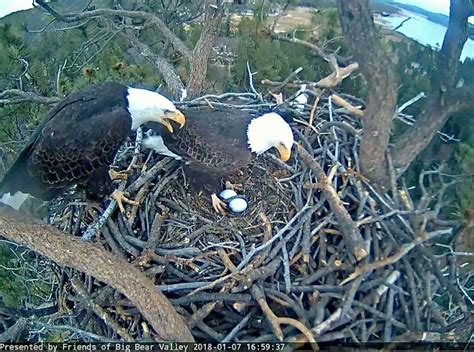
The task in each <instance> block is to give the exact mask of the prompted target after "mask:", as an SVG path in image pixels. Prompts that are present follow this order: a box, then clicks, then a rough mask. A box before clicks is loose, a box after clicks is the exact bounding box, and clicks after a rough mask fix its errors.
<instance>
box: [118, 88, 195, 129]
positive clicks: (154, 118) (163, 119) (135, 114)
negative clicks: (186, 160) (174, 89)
mask: <svg viewBox="0 0 474 352" xmlns="http://www.w3.org/2000/svg"><path fill="white" fill-rule="evenodd" d="M127 91H128V94H127V100H128V111H129V112H130V115H131V117H132V129H133V130H135V129H137V128H138V127H140V126H141V125H143V124H144V123H147V122H158V123H161V124H162V125H164V126H165V127H166V128H167V129H168V131H170V133H172V132H173V126H172V125H171V123H170V120H171V121H175V122H176V123H178V124H179V126H180V127H183V126H184V123H185V122H186V119H185V116H184V114H183V113H182V112H181V111H179V110H178V109H177V108H176V106H174V104H173V103H172V102H171V101H170V100H168V99H167V98H165V97H164V96H162V95H161V94H158V93H156V92H152V91H149V90H146V89H139V88H128V90H127Z"/></svg>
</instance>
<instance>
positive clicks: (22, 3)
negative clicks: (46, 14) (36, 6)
mask: <svg viewBox="0 0 474 352" xmlns="http://www.w3.org/2000/svg"><path fill="white" fill-rule="evenodd" d="M32 3H33V0H0V17H3V16H6V15H8V14H9V13H12V12H15V11H19V10H25V9H29V8H30V7H33V5H32Z"/></svg>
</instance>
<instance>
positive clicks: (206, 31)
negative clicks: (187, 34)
mask: <svg viewBox="0 0 474 352" xmlns="http://www.w3.org/2000/svg"><path fill="white" fill-rule="evenodd" d="M221 2H222V1H220V0H218V1H217V4H215V3H216V1H214V0H206V1H205V3H204V6H205V15H204V27H203V30H202V33H201V36H200V37H199V40H198V42H197V43H196V46H195V47H194V51H193V55H192V58H191V60H190V68H191V71H190V73H189V80H188V84H187V87H186V89H187V91H188V95H189V96H191V97H196V96H197V95H199V93H200V92H201V91H202V89H203V88H204V82H205V81H206V75H207V64H208V60H209V56H210V54H211V51H212V46H213V44H214V41H215V39H216V36H217V33H218V31H219V26H220V23H221V22H222V18H223V16H224V6H223V4H222V3H221Z"/></svg>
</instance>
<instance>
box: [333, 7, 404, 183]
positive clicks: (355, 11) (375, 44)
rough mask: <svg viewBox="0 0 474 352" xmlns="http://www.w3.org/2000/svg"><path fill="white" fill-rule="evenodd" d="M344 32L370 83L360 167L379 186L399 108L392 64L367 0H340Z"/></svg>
mask: <svg viewBox="0 0 474 352" xmlns="http://www.w3.org/2000/svg"><path fill="white" fill-rule="evenodd" d="M336 3H337V8H338V11H339V18H340V22H341V27H342V32H343V34H344V37H345V39H346V41H347V43H348V44H349V45H350V47H351V49H352V51H353V53H354V58H355V59H356V61H357V62H358V63H359V65H360V70H361V72H362V74H363V75H364V77H365V79H366V81H367V85H368V88H369V89H368V91H369V92H368V98H367V109H366V110H365V112H364V119H363V127H364V135H363V138H362V142H361V153H360V154H361V155H360V159H361V169H362V170H361V171H362V172H363V173H364V175H365V176H367V177H368V178H369V179H370V180H371V181H373V182H374V183H375V184H376V185H378V186H379V187H380V188H383V187H384V185H386V184H387V183H388V182H387V174H388V173H387V162H386V157H385V155H386V150H387V147H388V143H389V139H390V131H391V129H392V120H393V115H394V113H395V108H396V97H397V83H396V79H395V75H394V72H393V68H392V67H393V64H392V61H391V59H390V57H389V55H388V54H387V53H385V51H384V50H383V49H382V48H381V47H380V39H379V36H378V33H377V30H376V28H375V24H374V21H373V19H372V15H371V12H370V8H369V1H368V0H353V1H344V0H337V2H336Z"/></svg>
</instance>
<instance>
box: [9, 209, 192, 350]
mask: <svg viewBox="0 0 474 352" xmlns="http://www.w3.org/2000/svg"><path fill="white" fill-rule="evenodd" d="M0 236H2V237H5V238H7V239H9V240H11V241H13V242H15V243H17V244H19V245H22V246H26V247H28V248H30V249H31V250H33V251H35V252H38V253H39V254H41V255H44V256H46V257H48V258H50V259H51V260H53V261H55V262H56V263H58V264H59V265H62V266H67V267H71V268H74V269H76V270H79V271H82V272H84V273H86V274H88V275H91V276H94V277H95V278H96V279H97V280H100V281H102V282H105V283H107V284H109V285H110V286H112V287H114V288H115V289H117V290H119V291H120V292H121V293H123V294H124V295H125V296H126V297H127V298H128V299H129V300H130V301H131V302H132V303H133V304H134V305H135V306H136V307H137V308H138V309H139V310H140V311H141V313H142V314H143V316H144V317H145V318H146V319H147V320H148V321H149V322H150V324H151V325H152V326H153V328H154V329H155V331H156V333H157V335H158V338H159V339H161V340H164V341H193V337H192V335H191V333H190V331H189V330H188V328H187V327H186V325H185V323H184V321H183V319H182V318H181V317H180V316H179V315H178V314H177V313H176V311H175V310H174V308H173V306H172V305H171V303H170V302H169V301H168V299H167V298H166V297H165V296H164V295H163V294H162V293H161V292H160V291H159V290H158V289H157V288H156V287H155V286H154V285H153V283H152V282H151V281H150V280H149V279H148V278H147V277H146V276H145V275H144V274H143V273H142V272H141V271H139V270H138V269H137V268H136V267H135V266H133V265H131V264H130V263H128V262H126V261H124V260H122V259H121V258H119V257H117V256H115V255H113V254H112V253H110V252H108V251H106V250H105V249H103V248H100V247H98V246H95V245H93V244H90V243H88V242H85V241H82V240H80V239H78V238H76V237H72V236H69V235H67V234H65V233H63V232H61V231H59V230H58V229H56V228H55V227H52V226H51V225H46V224H43V223H40V222H37V221H35V220H31V219H27V218H25V217H23V216H20V215H19V213H18V212H16V211H13V210H11V209H10V208H8V207H6V206H3V205H1V206H0Z"/></svg>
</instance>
